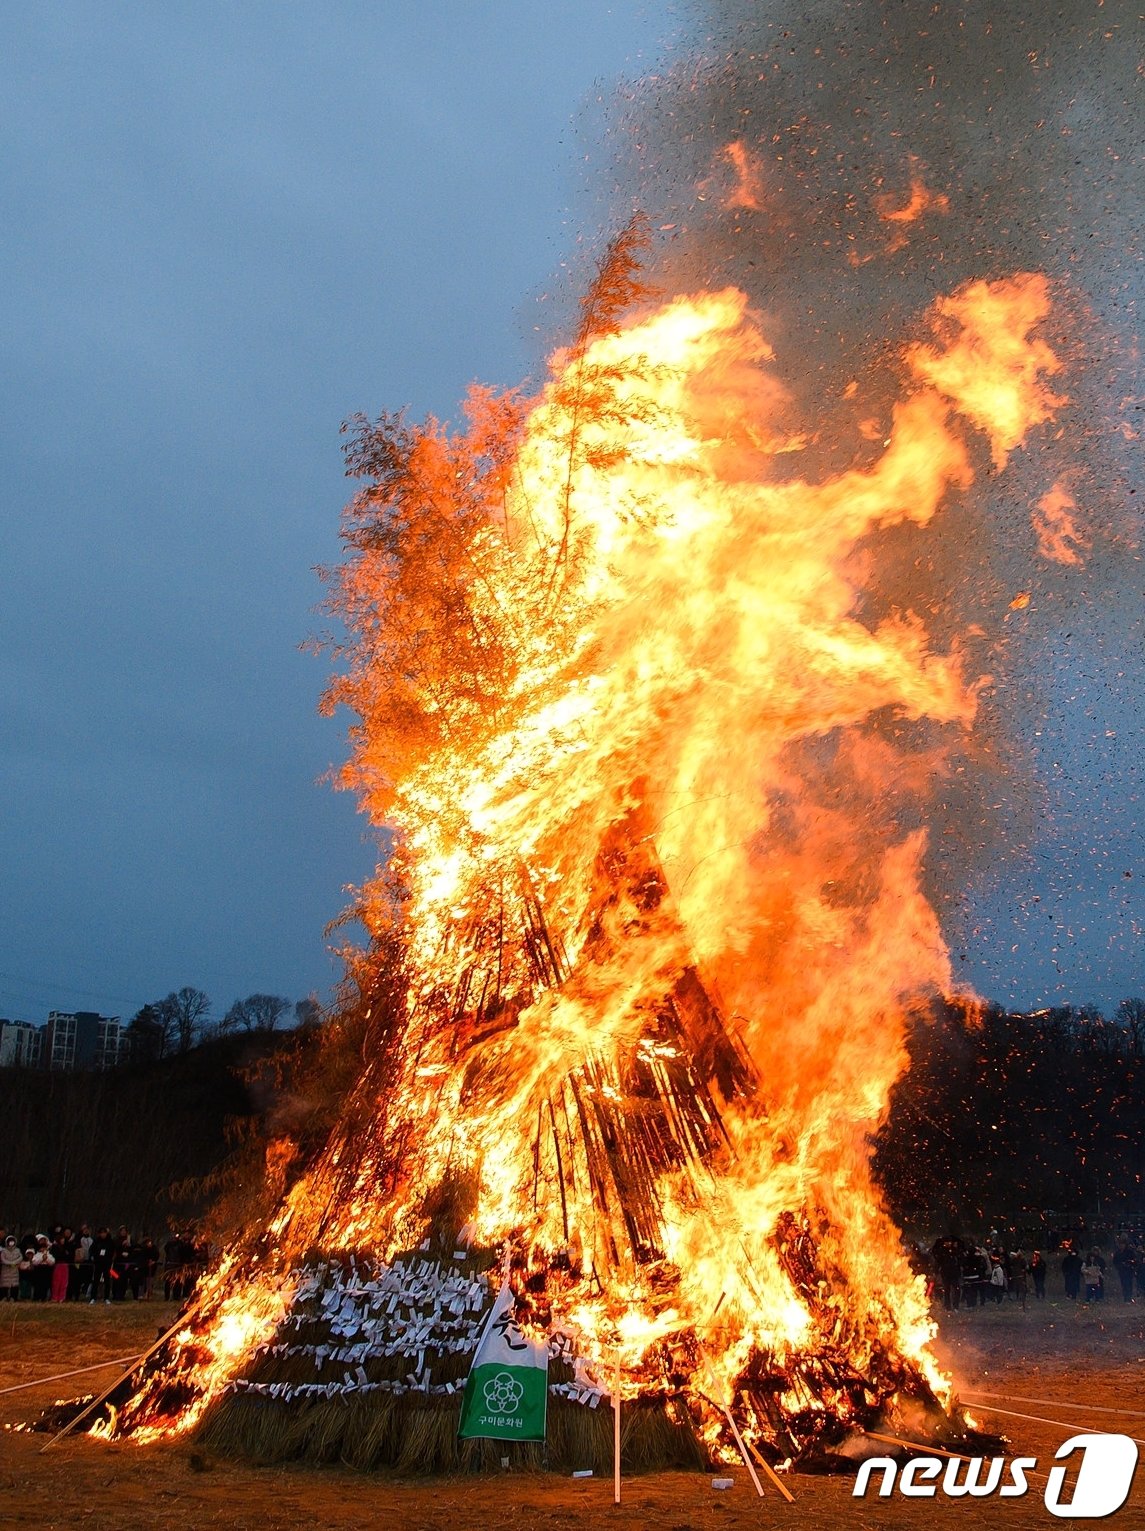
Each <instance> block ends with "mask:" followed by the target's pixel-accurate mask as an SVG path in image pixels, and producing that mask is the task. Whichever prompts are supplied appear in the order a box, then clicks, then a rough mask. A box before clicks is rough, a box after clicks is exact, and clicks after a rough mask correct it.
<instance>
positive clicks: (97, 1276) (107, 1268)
mask: <svg viewBox="0 0 1145 1531" xmlns="http://www.w3.org/2000/svg"><path fill="white" fill-rule="evenodd" d="M114 1254H115V1245H114V1243H113V1242H112V1238H111V1234H110V1233H109V1232H108V1231H107V1229H106V1228H101V1229H100V1230H99V1232H98V1233H97V1234H96V1236H95V1238H94V1239H92V1241H91V1296H90V1297H89V1298H88V1301H89V1302H94V1301H95V1300H96V1298H97V1297H98V1296H99V1289H100V1287H101V1286H102V1287H103V1300H104V1302H110V1301H111V1260H112V1256H113V1255H114Z"/></svg>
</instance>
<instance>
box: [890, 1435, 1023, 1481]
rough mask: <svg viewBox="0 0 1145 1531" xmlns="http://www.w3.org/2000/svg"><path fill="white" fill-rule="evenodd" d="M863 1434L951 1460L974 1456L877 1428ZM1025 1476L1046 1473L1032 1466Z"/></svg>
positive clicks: (955, 1460)
mask: <svg viewBox="0 0 1145 1531" xmlns="http://www.w3.org/2000/svg"><path fill="white" fill-rule="evenodd" d="M863 1434H864V1435H865V1436H868V1437H869V1438H870V1439H871V1440H872V1441H885V1442H886V1443H887V1444H888V1445H889V1446H908V1447H909V1448H910V1449H911V1451H920V1452H922V1454H923V1455H924V1456H928V1457H949V1458H950V1459H951V1461H953V1462H973V1461H974V1458H973V1457H972V1456H968V1455H967V1454H966V1452H964V1451H945V1450H944V1449H943V1448H942V1447H941V1446H926V1445H924V1444H923V1443H922V1442H921V1441H908V1440H904V1438H903V1437H902V1436H901V1435H882V1434H880V1433H879V1431H877V1430H864V1431H863ZM1023 1470H1024V1472H1025V1474H1026V1476H1027V1478H1048V1476H1049V1474H1048V1473H1039V1472H1035V1471H1034V1470H1033V1468H1032V1467H1027V1468H1025V1469H1023Z"/></svg>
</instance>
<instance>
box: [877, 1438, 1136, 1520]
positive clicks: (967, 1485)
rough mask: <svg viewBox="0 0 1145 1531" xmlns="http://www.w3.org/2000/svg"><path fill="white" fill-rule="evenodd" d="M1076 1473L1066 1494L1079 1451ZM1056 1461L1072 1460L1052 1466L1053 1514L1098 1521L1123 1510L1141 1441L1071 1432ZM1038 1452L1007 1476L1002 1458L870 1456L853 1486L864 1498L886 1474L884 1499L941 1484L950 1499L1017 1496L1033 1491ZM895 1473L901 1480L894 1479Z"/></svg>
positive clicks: (929, 1492)
mask: <svg viewBox="0 0 1145 1531" xmlns="http://www.w3.org/2000/svg"><path fill="white" fill-rule="evenodd" d="M1078 1453H1080V1454H1081V1460H1080V1462H1078V1464H1077V1476H1076V1478H1075V1479H1074V1482H1073V1488H1072V1492H1071V1493H1070V1494H1069V1497H1068V1499H1063V1497H1062V1496H1063V1492H1064V1491H1065V1485H1066V1475H1067V1472H1068V1471H1069V1467H1072V1466H1073V1465H1074V1464H1073V1462H1072V1461H1069V1459H1070V1458H1074V1457H1076V1456H1077V1454H1078ZM1054 1461H1055V1462H1059V1463H1063V1464H1064V1463H1066V1462H1068V1463H1069V1466H1068V1467H1067V1466H1066V1465H1062V1466H1059V1467H1051V1468H1050V1472H1049V1481H1048V1482H1047V1484H1046V1493H1045V1505H1046V1509H1047V1510H1048V1511H1049V1512H1050V1514H1051V1515H1057V1516H1061V1517H1065V1516H1069V1517H1070V1518H1071V1519H1072V1520H1100V1519H1102V1517H1103V1516H1106V1515H1112V1514H1113V1512H1114V1511H1115V1510H1119V1509H1120V1508H1121V1506H1122V1505H1123V1504H1124V1503H1125V1501H1126V1500H1127V1499H1128V1498H1129V1490H1130V1489H1131V1488H1132V1487H1133V1474H1134V1473H1135V1472H1136V1470H1137V1446H1136V1444H1135V1442H1134V1441H1132V1440H1131V1439H1130V1437H1129V1436H1127V1435H1098V1434H1092V1435H1088V1434H1087V1435H1072V1436H1070V1438H1069V1440H1068V1441H1066V1442H1065V1443H1064V1444H1063V1445H1061V1446H1059V1447H1058V1449H1057V1451H1056V1452H1055V1453H1054ZM1037 1465H1038V1460H1037V1458H1036V1457H1015V1458H1014V1459H1013V1461H1012V1462H1010V1464H1009V1472H1008V1474H1007V1476H1006V1481H1005V1482H1003V1481H1002V1473H1003V1469H1004V1468H1005V1466H1006V1461H1005V1458H1004V1457H992V1458H991V1459H990V1461H989V1462H987V1460H986V1458H985V1457H949V1458H947V1459H946V1460H945V1461H943V1460H941V1459H940V1458H939V1457H911V1458H910V1459H909V1461H907V1462H905V1463H904V1464H903V1469H902V1472H901V1473H900V1472H899V1464H898V1463H897V1462H896V1461H895V1460H894V1459H893V1458H892V1457H868V1459H867V1460H866V1461H865V1462H864V1463H863V1465H862V1466H861V1467H860V1468H859V1475H858V1477H857V1478H856V1479H855V1487H854V1490H853V1494H854V1497H855V1498H856V1499H864V1498H865V1497H866V1494H867V1490H868V1489H869V1487H870V1484H871V1479H872V1478H873V1477H874V1475H875V1474H876V1473H882V1482H881V1483H880V1484H879V1497H880V1499H889V1498H890V1496H891V1494H892V1493H894V1491H895V1489H896V1488H897V1489H898V1492H899V1493H900V1494H903V1495H904V1496H905V1497H906V1498H908V1499H933V1498H934V1496H935V1494H937V1493H938V1491H939V1488H940V1487H941V1490H942V1493H943V1494H944V1495H945V1496H946V1497H947V1498H948V1499H961V1498H963V1497H964V1496H967V1495H969V1497H971V1498H972V1499H981V1498H985V1497H986V1496H987V1495H988V1494H997V1495H998V1497H999V1498H1000V1499H1016V1498H1018V1497H1019V1496H1021V1495H1023V1494H1025V1493H1027V1492H1028V1490H1029V1487H1030V1485H1029V1483H1028V1482H1027V1480H1026V1473H1027V1472H1033V1470H1034V1469H1035V1468H1036V1467H1037ZM896 1478H897V1480H898V1481H897V1483H896Z"/></svg>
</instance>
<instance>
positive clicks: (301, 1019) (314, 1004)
mask: <svg viewBox="0 0 1145 1531" xmlns="http://www.w3.org/2000/svg"><path fill="white" fill-rule="evenodd" d="M321 1020H322V1006H321V1005H320V1004H319V1003H318V1000H317V997H316V996H315V995H313V994H308V995H307V996H306V998H305V999H300V1000H299V1001H298V1002H297V1003H296V1004H295V1006H294V1024H295V1026H296V1027H297V1028H298V1030H299V1031H307V1030H309V1028H310V1027H312V1026H317V1025H319V1024H320V1023H321Z"/></svg>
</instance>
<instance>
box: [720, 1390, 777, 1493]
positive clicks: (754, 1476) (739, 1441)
mask: <svg viewBox="0 0 1145 1531" xmlns="http://www.w3.org/2000/svg"><path fill="white" fill-rule="evenodd" d="M720 1408H721V1409H723V1411H724V1418H725V1419H726V1420H727V1422H728V1424H729V1425H730V1426H731V1427H732V1434H733V1435H734V1436H735V1440H736V1445H737V1446H738V1447H739V1454H740V1456H741V1457H742V1458H743V1465H744V1466H745V1467H746V1468H747V1470H748V1472H749V1473H750V1474H751V1481H752V1482H753V1483H754V1484H755V1491H756V1493H757V1494H758V1495H759V1497H760V1498H761V1499H762V1498H763V1484H762V1483H761V1482H760V1481H759V1474H758V1473H757V1472H756V1470H755V1467H754V1465H753V1463H752V1460H751V1458H750V1457H749V1456H748V1454H747V1447H746V1446H745V1445H744V1443H743V1436H742V1435H741V1434H740V1433H739V1428H738V1426H737V1425H736V1422H735V1420H734V1419H733V1418H732V1411H731V1410H730V1409H729V1408H728V1406H727V1404H726V1403H723V1404H721V1405H720ZM784 1492H785V1493H786V1492H787V1491H786V1489H785V1490H784ZM787 1497H788V1499H790V1498H791V1495H790V1494H788V1495H787Z"/></svg>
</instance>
